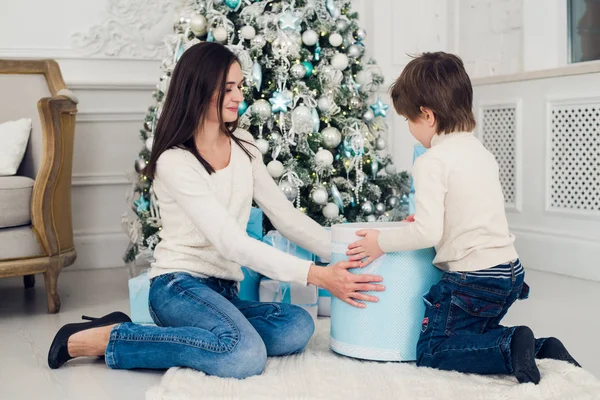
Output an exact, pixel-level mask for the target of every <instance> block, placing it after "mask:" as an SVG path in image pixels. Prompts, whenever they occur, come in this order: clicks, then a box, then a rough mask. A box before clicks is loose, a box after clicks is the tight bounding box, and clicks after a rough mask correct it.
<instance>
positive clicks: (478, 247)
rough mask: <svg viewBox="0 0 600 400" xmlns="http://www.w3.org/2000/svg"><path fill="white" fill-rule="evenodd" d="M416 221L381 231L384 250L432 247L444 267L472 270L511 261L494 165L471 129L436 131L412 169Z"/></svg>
mask: <svg viewBox="0 0 600 400" xmlns="http://www.w3.org/2000/svg"><path fill="white" fill-rule="evenodd" d="M413 179H414V183H415V203H416V211H415V222H413V223H410V224H408V225H407V226H405V227H402V228H398V229H393V230H389V231H386V232H381V234H380V235H379V246H380V247H381V249H382V250H383V251H385V252H394V251H405V250H415V249H421V248H425V247H432V246H435V248H436V250H437V256H436V258H435V260H434V264H435V265H436V266H437V267H439V268H440V269H443V270H450V271H475V270H480V269H486V268H489V267H493V266H495V265H498V264H502V263H505V262H508V261H512V260H515V259H516V258H517V252H516V250H515V248H514V245H513V242H514V240H515V238H514V236H513V235H512V234H511V233H510V232H509V230H508V222H507V221H506V214H505V211H504V195H503V194H502V188H501V186H500V179H499V174H498V164H497V163H496V159H495V158H494V156H493V155H492V154H491V153H490V152H489V151H487V150H486V149H485V147H483V145H482V144H481V142H480V141H479V140H477V138H476V137H474V136H473V134H472V133H465V132H463V133H451V134H447V135H436V136H434V137H433V139H432V140H431V148H430V149H429V150H427V151H426V152H425V154H423V155H422V156H421V157H419V158H418V159H417V160H416V162H415V165H414V168H413Z"/></svg>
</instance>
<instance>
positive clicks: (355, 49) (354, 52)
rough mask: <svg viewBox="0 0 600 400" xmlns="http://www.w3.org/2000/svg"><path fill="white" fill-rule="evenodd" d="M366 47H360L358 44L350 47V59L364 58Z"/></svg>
mask: <svg viewBox="0 0 600 400" xmlns="http://www.w3.org/2000/svg"><path fill="white" fill-rule="evenodd" d="M363 50H364V47H362V46H359V45H357V44H352V45H350V47H348V52H347V53H348V57H350V58H358V57H360V56H362V54H363Z"/></svg>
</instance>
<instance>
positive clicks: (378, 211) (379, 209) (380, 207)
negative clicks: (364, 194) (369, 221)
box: [375, 203, 386, 215]
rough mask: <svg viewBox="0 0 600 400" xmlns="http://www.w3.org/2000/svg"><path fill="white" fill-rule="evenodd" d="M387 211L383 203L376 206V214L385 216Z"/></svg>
mask: <svg viewBox="0 0 600 400" xmlns="http://www.w3.org/2000/svg"><path fill="white" fill-rule="evenodd" d="M385 211H386V209H385V204H383V203H377V204H375V214H377V215H383V214H384V213H385Z"/></svg>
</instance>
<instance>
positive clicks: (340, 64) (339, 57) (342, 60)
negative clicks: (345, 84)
mask: <svg viewBox="0 0 600 400" xmlns="http://www.w3.org/2000/svg"><path fill="white" fill-rule="evenodd" d="M331 66H332V67H333V68H335V69H337V70H338V71H343V70H345V69H346V68H348V56H346V55H345V54H342V53H337V54H336V55H334V56H333V57H331Z"/></svg>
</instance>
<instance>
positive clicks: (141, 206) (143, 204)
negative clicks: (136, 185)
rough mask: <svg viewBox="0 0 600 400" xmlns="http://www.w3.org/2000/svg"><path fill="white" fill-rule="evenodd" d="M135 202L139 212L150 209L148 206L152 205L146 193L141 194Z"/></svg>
mask: <svg viewBox="0 0 600 400" xmlns="http://www.w3.org/2000/svg"><path fill="white" fill-rule="evenodd" d="M133 204H134V205H135V206H136V207H137V212H139V213H140V212H144V211H148V207H150V202H149V201H148V200H146V198H145V197H144V195H141V196H140V198H139V199H138V200H135V201H134V202H133Z"/></svg>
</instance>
